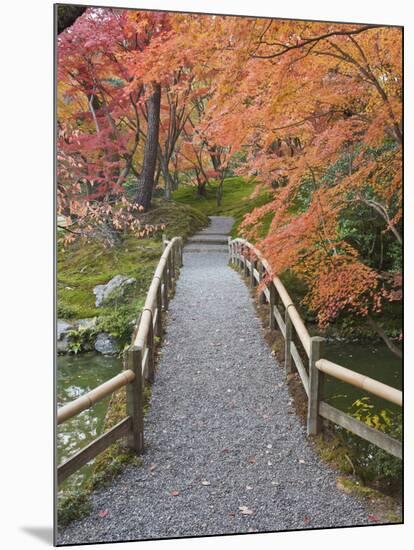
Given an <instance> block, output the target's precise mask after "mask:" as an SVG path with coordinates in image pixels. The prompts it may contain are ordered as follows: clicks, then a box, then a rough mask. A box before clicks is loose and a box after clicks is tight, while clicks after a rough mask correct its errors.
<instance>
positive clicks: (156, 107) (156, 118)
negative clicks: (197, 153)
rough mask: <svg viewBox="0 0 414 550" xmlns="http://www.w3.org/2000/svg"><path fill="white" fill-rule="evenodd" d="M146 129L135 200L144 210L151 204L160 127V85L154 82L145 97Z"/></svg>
mask: <svg viewBox="0 0 414 550" xmlns="http://www.w3.org/2000/svg"><path fill="white" fill-rule="evenodd" d="M146 103H147V112H148V123H147V126H148V129H147V139H146V141H145V148H144V160H143V163H142V172H141V185H140V189H139V190H138V193H137V196H136V202H137V203H138V204H139V205H141V206H142V207H143V208H144V212H146V211H147V210H148V209H149V208H150V206H151V199H152V191H153V188H154V173H155V166H156V163H157V152H158V132H159V127H160V104H161V85H160V84H157V83H154V84H153V86H152V94H151V95H150V97H149V98H148V99H147V102H146Z"/></svg>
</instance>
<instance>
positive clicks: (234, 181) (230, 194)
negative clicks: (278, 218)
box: [173, 176, 271, 236]
mask: <svg viewBox="0 0 414 550" xmlns="http://www.w3.org/2000/svg"><path fill="white" fill-rule="evenodd" d="M256 185H257V182H256V181H255V180H254V179H251V180H249V181H246V180H245V179H243V178H241V177H239V176H234V177H230V178H226V179H225V180H224V184H223V198H222V201H221V205H220V206H217V201H216V186H215V184H214V183H213V184H212V185H211V186H210V187H207V189H206V194H205V196H204V197H200V196H199V195H197V189H196V188H195V187H190V186H182V187H181V188H179V189H178V190H177V191H175V192H174V193H173V197H174V200H175V201H177V202H180V203H184V204H186V205H189V206H192V207H193V208H196V209H197V210H199V211H200V212H203V213H204V214H207V215H208V216H213V215H214V216H218V215H221V216H233V217H234V218H235V223H234V225H233V228H232V235H233V236H236V235H237V234H238V229H239V225H240V223H241V222H242V220H243V218H244V216H245V214H247V213H248V212H251V211H252V210H253V209H254V208H256V207H258V206H262V205H263V204H266V202H268V201H269V199H270V198H271V194H270V193H266V192H263V191H262V192H260V193H259V194H258V195H257V196H256V197H253V198H252V197H251V195H252V193H253V191H254V190H255V188H256ZM270 221H271V216H268V217H267V218H266V220H265V224H264V226H263V227H262V229H261V231H262V232H263V234H265V232H266V230H267V228H268V226H269V224H270ZM266 225H267V227H266Z"/></svg>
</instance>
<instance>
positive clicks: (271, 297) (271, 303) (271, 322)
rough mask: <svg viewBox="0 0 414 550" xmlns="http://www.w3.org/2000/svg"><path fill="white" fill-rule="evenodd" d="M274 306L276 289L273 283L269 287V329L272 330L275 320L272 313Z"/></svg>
mask: <svg viewBox="0 0 414 550" xmlns="http://www.w3.org/2000/svg"><path fill="white" fill-rule="evenodd" d="M275 305H276V288H275V285H274V284H273V281H272V282H271V283H270V285H269V328H270V330H273V329H275V328H276V319H275V314H274V312H273V308H274V306H275Z"/></svg>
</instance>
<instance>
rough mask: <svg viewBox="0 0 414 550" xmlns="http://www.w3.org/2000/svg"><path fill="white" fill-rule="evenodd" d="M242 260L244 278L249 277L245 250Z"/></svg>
mask: <svg viewBox="0 0 414 550" xmlns="http://www.w3.org/2000/svg"><path fill="white" fill-rule="evenodd" d="M243 258H244V276H245V277H248V276H249V268H248V267H247V253H246V250H245V251H244V252H243Z"/></svg>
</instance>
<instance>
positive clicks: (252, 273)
mask: <svg viewBox="0 0 414 550" xmlns="http://www.w3.org/2000/svg"><path fill="white" fill-rule="evenodd" d="M255 266H256V262H255V261H254V260H253V259H252V258H251V259H250V286H251V287H252V288H253V287H254V286H255V282H256V279H255V278H254V268H255Z"/></svg>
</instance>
